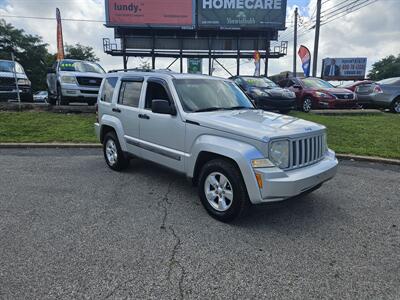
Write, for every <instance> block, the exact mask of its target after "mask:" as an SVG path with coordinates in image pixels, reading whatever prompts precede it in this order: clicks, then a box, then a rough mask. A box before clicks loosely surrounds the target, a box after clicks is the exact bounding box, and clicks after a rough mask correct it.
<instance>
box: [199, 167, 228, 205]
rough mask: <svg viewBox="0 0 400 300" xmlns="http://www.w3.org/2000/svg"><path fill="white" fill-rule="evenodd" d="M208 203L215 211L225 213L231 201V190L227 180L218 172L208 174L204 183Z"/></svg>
mask: <svg viewBox="0 0 400 300" xmlns="http://www.w3.org/2000/svg"><path fill="white" fill-rule="evenodd" d="M204 193H205V196H206V198H207V201H208V203H209V204H210V205H211V207H212V208H214V209H215V210H217V211H220V212H224V211H227V210H228V209H229V208H230V207H231V205H232V201H233V189H232V185H231V183H230V182H229V180H228V178H227V177H226V176H225V175H223V174H222V173H220V172H213V173H211V174H209V175H208V176H207V178H206V180H205V182H204Z"/></svg>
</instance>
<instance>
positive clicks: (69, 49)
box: [65, 43, 99, 62]
mask: <svg viewBox="0 0 400 300" xmlns="http://www.w3.org/2000/svg"><path fill="white" fill-rule="evenodd" d="M65 58H70V59H79V60H86V61H91V62H97V61H99V58H98V57H97V56H96V54H95V53H94V51H93V47H90V46H83V45H81V44H79V43H78V44H75V45H65Z"/></svg>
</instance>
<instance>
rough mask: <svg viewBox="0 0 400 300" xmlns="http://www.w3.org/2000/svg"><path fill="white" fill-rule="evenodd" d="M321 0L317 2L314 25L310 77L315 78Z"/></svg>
mask: <svg viewBox="0 0 400 300" xmlns="http://www.w3.org/2000/svg"><path fill="white" fill-rule="evenodd" d="M321 5H322V4H321V0H317V16H316V18H317V19H316V23H315V40H314V53H313V68H312V76H313V77H316V76H317V66H318V44H319V28H320V26H321Z"/></svg>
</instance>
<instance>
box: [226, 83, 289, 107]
mask: <svg viewBox="0 0 400 300" xmlns="http://www.w3.org/2000/svg"><path fill="white" fill-rule="evenodd" d="M230 79H232V80H233V81H234V82H235V83H236V84H237V85H238V86H239V87H240V88H241V89H242V90H243V91H244V92H245V93H246V95H247V96H248V97H249V98H250V99H251V100H252V101H253V103H254V105H255V106H256V107H257V108H261V109H264V110H278V111H279V112H280V113H288V112H289V111H290V110H291V109H295V108H296V95H295V94H294V93H293V92H291V91H289V90H287V89H283V88H281V87H279V86H278V85H277V84H276V83H274V82H273V81H271V80H269V79H268V78H266V77H255V76H234V77H231V78H230Z"/></svg>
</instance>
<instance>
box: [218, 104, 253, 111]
mask: <svg viewBox="0 0 400 300" xmlns="http://www.w3.org/2000/svg"><path fill="white" fill-rule="evenodd" d="M224 109H226V110H235V109H255V108H254V107H249V106H242V105H239V106H232V107H226V108H224Z"/></svg>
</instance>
